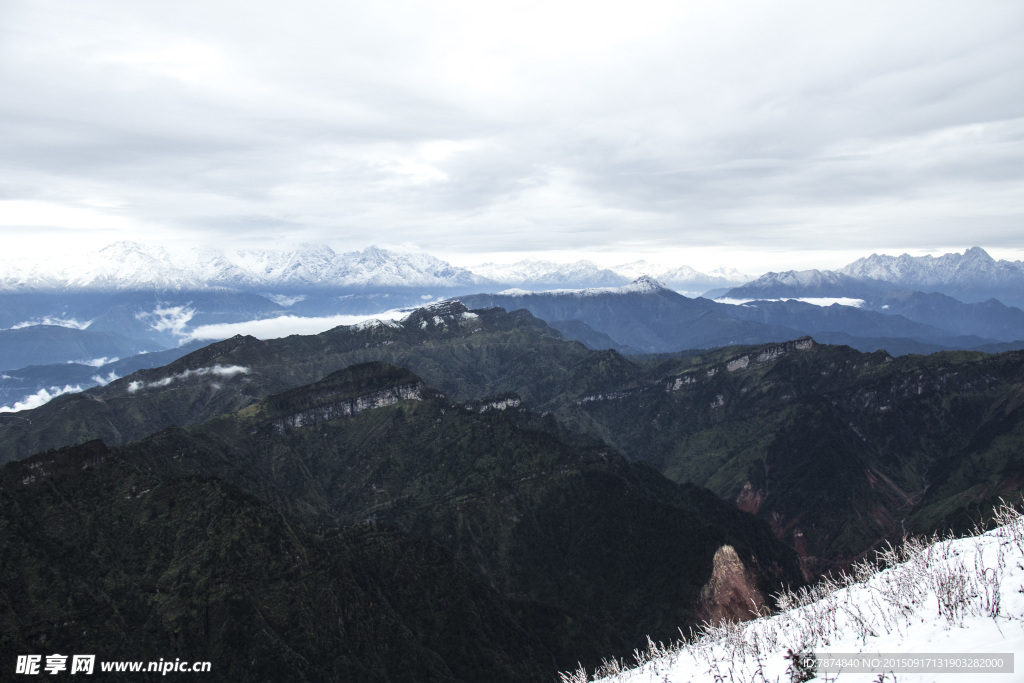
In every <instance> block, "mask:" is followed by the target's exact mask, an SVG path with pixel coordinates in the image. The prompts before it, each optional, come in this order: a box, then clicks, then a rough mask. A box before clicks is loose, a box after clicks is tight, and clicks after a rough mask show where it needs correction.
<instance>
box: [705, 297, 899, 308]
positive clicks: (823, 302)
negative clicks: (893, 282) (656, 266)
mask: <svg viewBox="0 0 1024 683" xmlns="http://www.w3.org/2000/svg"><path fill="white" fill-rule="evenodd" d="M715 301H717V302H718V303H720V304H729V305H730V306H742V305H744V304H749V303H751V302H752V301H800V302H802V303H805V304H813V305H815V306H822V307H824V306H831V305H833V304H839V305H840V306H852V307H853V308H863V307H864V304H865V301H864V299H854V298H852V297H848V296H805V297H789V298H785V299H727V298H724V297H723V298H721V299H715ZM883 308H885V307H883Z"/></svg>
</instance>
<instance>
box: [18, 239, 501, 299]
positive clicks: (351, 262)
mask: <svg viewBox="0 0 1024 683" xmlns="http://www.w3.org/2000/svg"><path fill="white" fill-rule="evenodd" d="M0 268H2V270H0V289H2V290H6V291H12V290H14V291H19V290H20V291H30V290H51V289H100V290H109V289H114V290H147V289H159V290H201V289H207V288H226V289H272V288H275V289H276V288H286V289H309V288H319V287H439V288H443V287H467V286H476V285H485V284H488V280H487V279H486V278H482V277H479V276H477V275H474V274H473V273H471V272H470V271H468V270H466V269H464V268H457V267H455V266H452V265H451V264H449V263H446V262H445V261H441V260H440V259H436V258H434V257H433V256H429V255H426V254H409V253H401V252H393V251H388V250H386V249H379V248H377V247H368V248H366V249H364V250H362V251H355V252H348V253H344V254H338V253H336V252H334V250H332V249H331V248H330V247H328V246H326V245H318V244H307V245H302V246H301V247H299V248H298V249H296V250H293V251H277V250H269V249H243V250H234V251H222V250H217V249H199V248H197V249H192V250H188V251H184V252H180V253H172V252H169V251H168V250H166V249H164V248H162V247H158V246H152V245H142V244H138V243H135V242H117V243H115V244H111V245H109V246H106V247H104V248H102V249H100V250H99V251H98V252H96V253H95V254H92V255H89V256H86V257H85V258H84V259H83V260H82V261H81V262H80V263H77V264H74V265H72V266H68V267H64V268H61V269H55V268H54V267H53V266H52V265H48V264H46V263H42V264H35V265H30V264H11V263H8V264H0Z"/></svg>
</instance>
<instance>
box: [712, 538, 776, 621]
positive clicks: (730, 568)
mask: <svg viewBox="0 0 1024 683" xmlns="http://www.w3.org/2000/svg"><path fill="white" fill-rule="evenodd" d="M764 607H765V599H764V594H763V593H762V592H761V590H760V589H759V588H758V587H757V580H756V578H755V576H754V573H753V572H752V571H751V570H750V569H748V568H747V567H746V566H744V564H743V562H742V560H740V557H739V555H737V554H736V549H735V548H733V547H732V546H731V545H723V546H722V547H721V548H719V549H718V550H717V551H715V557H714V560H713V568H712V570H711V578H710V579H709V580H708V582H707V583H706V584H705V585H704V587H703V588H702V589H701V592H700V602H699V604H698V615H699V617H700V618H701V619H702V620H703V621H706V622H708V623H711V624H719V623H722V622H729V621H733V622H734V621H746V620H748V619H752V618H754V617H756V616H759V615H760V614H761V611H762V609H764Z"/></svg>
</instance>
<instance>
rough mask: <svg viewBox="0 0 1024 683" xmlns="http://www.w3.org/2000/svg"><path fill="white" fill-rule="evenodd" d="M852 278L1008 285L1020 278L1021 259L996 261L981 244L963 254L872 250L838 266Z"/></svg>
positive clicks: (904, 283) (1023, 276)
mask: <svg viewBox="0 0 1024 683" xmlns="http://www.w3.org/2000/svg"><path fill="white" fill-rule="evenodd" d="M839 272H841V273H843V274H845V275H850V276H852V277H855V278H869V279H872V280H882V281H884V282H891V283H893V284H897V285H900V286H906V287H920V286H935V285H950V284H971V285H980V284H989V285H1008V284H1015V283H1019V282H1022V281H1024V262H1021V261H1003V260H1000V261H996V260H995V259H993V258H992V257H991V256H990V255H989V254H988V252H986V251H985V250H984V249H982V248H981V247H971V248H970V249H968V250H967V251H965V252H964V253H963V254H956V253H952V254H943V255H942V256H939V257H934V256H930V255H929V256H916V257H915V256H911V255H909V254H903V255H901V256H887V255H885V254H882V255H879V254H872V255H871V256H868V257H867V258H862V259H857V260H856V261H854V262H853V263H851V264H849V265H847V266H845V267H843V268H842V269H840V271H839Z"/></svg>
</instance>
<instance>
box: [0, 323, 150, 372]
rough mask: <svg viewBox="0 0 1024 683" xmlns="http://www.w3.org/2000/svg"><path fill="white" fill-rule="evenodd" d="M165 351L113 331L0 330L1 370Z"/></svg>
mask: <svg viewBox="0 0 1024 683" xmlns="http://www.w3.org/2000/svg"><path fill="white" fill-rule="evenodd" d="M164 348H165V347H163V346H161V345H157V344H155V343H152V342H146V341H141V340H138V339H131V338H128V337H126V336H124V335H121V334H118V333H116V332H97V331H93V330H79V329H75V328H70V327H61V326H59V325H29V326H27V327H19V328H17V329H11V330H0V367H2V368H4V369H14V368H22V367H25V366H26V365H49V364H52V363H60V362H64V361H67V360H71V359H74V360H79V361H90V360H93V359H97V358H119V357H122V356H134V355H136V354H139V353H141V352H144V351H159V350H162V349H164Z"/></svg>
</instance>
